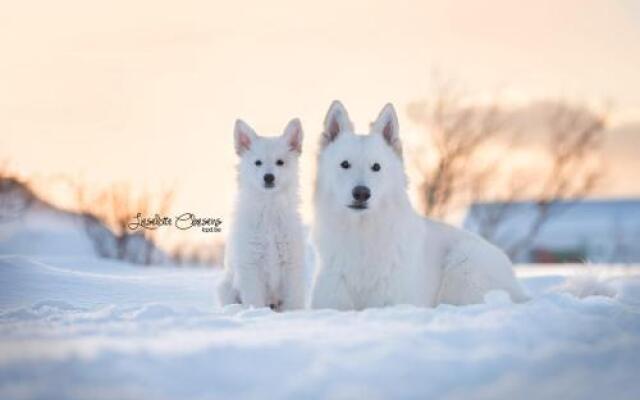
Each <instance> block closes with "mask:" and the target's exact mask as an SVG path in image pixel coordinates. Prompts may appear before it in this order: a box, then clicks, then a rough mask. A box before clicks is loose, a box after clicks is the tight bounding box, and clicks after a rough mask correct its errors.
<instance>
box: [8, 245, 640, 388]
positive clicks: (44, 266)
mask: <svg viewBox="0 0 640 400" xmlns="http://www.w3.org/2000/svg"><path fill="white" fill-rule="evenodd" d="M593 270H594V271H596V272H595V273H593V274H591V276H592V278H589V279H590V281H589V282H590V285H591V284H593V282H598V286H597V289H598V290H601V289H602V288H606V290H607V291H608V292H607V293H609V294H613V295H614V297H613V298H611V297H606V296H587V297H585V298H582V299H581V298H578V297H575V296H573V295H572V294H569V293H566V292H571V290H572V289H571V285H565V286H564V288H563V289H562V288H560V287H562V285H563V284H566V283H567V282H573V281H574V279H573V278H572V275H573V274H574V273H575V271H576V268H564V269H558V268H555V269H554V268H548V267H544V268H542V267H535V266H530V267H524V268H519V269H518V275H519V276H520V277H521V279H522V281H523V283H524V284H525V286H526V287H527V289H528V290H529V292H530V294H531V295H532V296H533V300H531V301H530V302H528V303H526V304H520V305H514V304H511V302H510V301H509V299H508V297H505V296H504V293H500V292H492V293H490V294H488V295H487V296H486V302H485V304H479V305H472V306H465V307H454V306H448V305H441V306H439V307H437V308H435V309H420V308H416V307H411V306H397V307H390V308H384V309H370V310H365V311H362V312H338V311H331V310H319V311H309V310H306V311H298V312H289V313H274V312H272V311H271V310H268V309H245V308H242V307H239V306H229V307H226V308H220V307H218V306H217V305H216V304H215V300H214V299H215V293H214V288H215V284H216V280H217V279H219V276H220V274H219V272H218V271H216V270H205V269H178V268H173V269H170V268H166V267H165V268H159V267H157V268H142V267H139V266H138V267H134V266H130V265H127V264H123V263H118V262H115V261H104V260H97V259H95V258H91V257H85V258H81V257H72V258H65V257H42V256H15V255H4V256H0V398H1V399H141V398H144V399H229V398H248V399H253V398H260V399H298V398H305V399H316V398H317V399H397V398H408V399H425V398H446V399H469V398H474V399H477V398H479V399H495V398H503V399H513V398H518V399H538V398H563V399H599V398H616V399H638V398H640V382H639V381H638V379H637V376H638V372H639V371H640V277H639V276H640V268H638V267H635V268H632V267H627V268H609V269H604V268H601V269H593ZM579 276H585V275H584V274H581V275H579ZM576 282H579V280H577V281H576ZM586 287H590V286H588V285H587V286H586ZM574 289H575V288H574ZM572 293H573V292H572ZM582 294H583V295H584V294H585V293H582Z"/></svg>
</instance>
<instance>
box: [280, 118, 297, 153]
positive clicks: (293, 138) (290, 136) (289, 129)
mask: <svg viewBox="0 0 640 400" xmlns="http://www.w3.org/2000/svg"><path fill="white" fill-rule="evenodd" d="M282 135H283V136H284V138H285V140H286V141H287V145H288V146H289V150H291V151H293V152H295V153H297V154H298V155H300V153H302V124H301V123H300V120H299V119H298V118H294V119H292V120H291V121H289V123H288V124H287V126H286V128H284V133H283V134H282Z"/></svg>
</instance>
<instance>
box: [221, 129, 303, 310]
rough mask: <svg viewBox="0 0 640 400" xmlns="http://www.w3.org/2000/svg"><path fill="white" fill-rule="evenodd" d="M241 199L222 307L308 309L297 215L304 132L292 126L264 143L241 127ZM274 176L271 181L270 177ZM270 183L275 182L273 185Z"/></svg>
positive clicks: (237, 141) (230, 240)
mask: <svg viewBox="0 0 640 400" xmlns="http://www.w3.org/2000/svg"><path fill="white" fill-rule="evenodd" d="M234 136H235V148H236V153H237V154H238V155H239V156H240V162H239V164H238V194H237V199H236V205H235V211H234V218H233V223H232V226H231V230H230V233H229V236H228V238H227V246H226V251H225V269H226V270H225V275H224V278H223V280H222V281H221V283H220V286H219V288H218V294H219V300H220V303H221V304H223V305H225V304H232V303H241V304H244V305H249V306H254V307H271V308H272V309H275V310H292V309H298V308H302V307H304V298H305V295H304V287H305V285H304V281H303V262H304V242H303V237H304V235H303V230H302V223H301V219H300V215H299V212H298V204H299V198H298V157H299V155H300V153H301V149H302V127H301V125H300V121H299V120H297V119H294V120H292V121H291V122H289V124H288V125H287V127H286V128H285V130H284V133H283V134H282V135H281V136H279V137H260V136H258V135H257V134H256V133H255V132H254V131H253V129H251V128H250V127H249V126H248V125H247V124H246V123H244V122H243V121H240V120H238V121H236V126H235V132H234ZM269 175H271V176H269ZM270 181H271V182H270Z"/></svg>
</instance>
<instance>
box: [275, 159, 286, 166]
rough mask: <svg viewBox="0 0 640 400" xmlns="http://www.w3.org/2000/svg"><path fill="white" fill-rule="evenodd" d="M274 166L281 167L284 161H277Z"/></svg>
mask: <svg viewBox="0 0 640 400" xmlns="http://www.w3.org/2000/svg"><path fill="white" fill-rule="evenodd" d="M276 165H277V166H278V167H282V166H283V165H284V161H282V160H278V161H276Z"/></svg>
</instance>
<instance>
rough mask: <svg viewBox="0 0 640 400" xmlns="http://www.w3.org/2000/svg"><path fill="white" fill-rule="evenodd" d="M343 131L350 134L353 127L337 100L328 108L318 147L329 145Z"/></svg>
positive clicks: (345, 111)
mask: <svg viewBox="0 0 640 400" xmlns="http://www.w3.org/2000/svg"><path fill="white" fill-rule="evenodd" d="M345 131H349V132H352V131H353V125H352V124H351V121H350V120H349V114H348V113H347V110H346V109H345V108H344V106H343V105H342V103H340V101H338V100H334V101H333V103H331V107H329V111H328V112H327V116H326V117H325V119H324V131H323V132H322V137H321V139H320V146H321V147H322V148H324V147H325V146H326V145H328V144H329V143H331V142H333V141H334V140H336V138H337V137H338V135H340V134H342V133H344V132H345Z"/></svg>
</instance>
